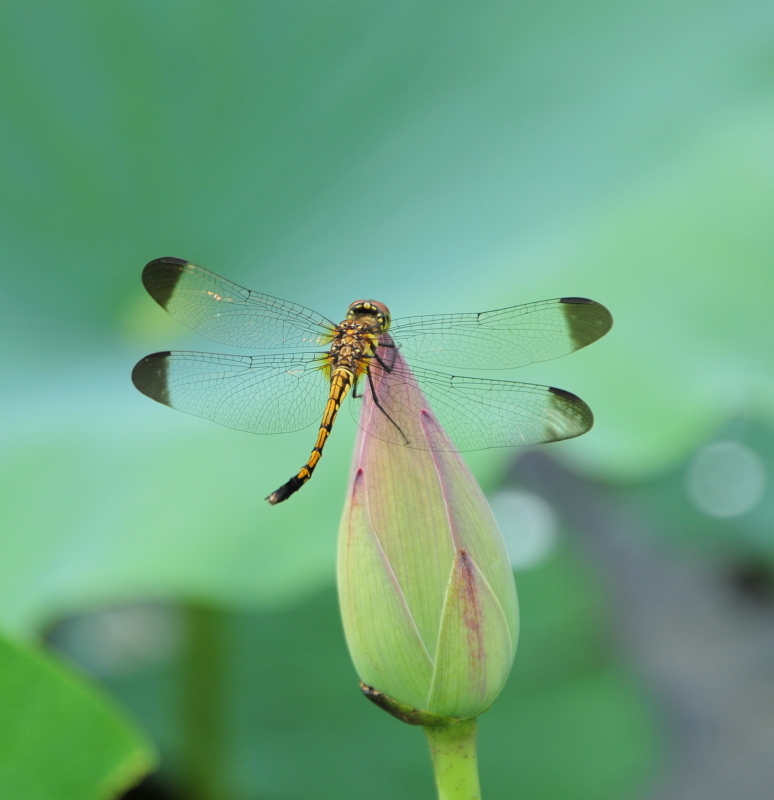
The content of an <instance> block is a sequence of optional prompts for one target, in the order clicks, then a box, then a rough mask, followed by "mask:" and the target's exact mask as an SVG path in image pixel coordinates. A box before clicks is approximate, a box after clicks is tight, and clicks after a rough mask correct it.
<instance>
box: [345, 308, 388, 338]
mask: <svg viewBox="0 0 774 800" xmlns="http://www.w3.org/2000/svg"><path fill="white" fill-rule="evenodd" d="M347 319H348V320H363V321H367V322H369V323H370V325H371V326H373V327H375V328H376V329H377V330H376V331H375V332H377V333H384V332H385V331H386V330H387V329H388V328H389V327H390V322H392V317H391V316H390V309H389V308H387V306H386V305H384V303H380V302H379V301H378V300H356V301H355V302H354V303H352V305H350V307H349V311H347Z"/></svg>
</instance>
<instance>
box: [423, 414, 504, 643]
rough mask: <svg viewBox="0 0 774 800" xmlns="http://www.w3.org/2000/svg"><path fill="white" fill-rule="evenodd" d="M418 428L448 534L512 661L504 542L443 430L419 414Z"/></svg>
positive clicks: (486, 506)
mask: <svg viewBox="0 0 774 800" xmlns="http://www.w3.org/2000/svg"><path fill="white" fill-rule="evenodd" d="M421 424H422V428H423V430H424V431H425V436H426V438H427V440H428V443H429V444H430V445H431V447H433V449H434V451H435V452H432V453H431V456H432V459H433V465H434V467H435V469H436V472H437V475H438V485H439V486H440V489H441V493H442V494H443V501H444V504H445V507H446V516H447V519H448V525H449V529H450V530H449V534H450V536H451V538H452V541H453V543H454V546H455V549H456V550H457V552H459V551H460V550H463V549H464V550H466V551H467V553H468V554H469V555H470V557H471V558H472V559H473V561H475V563H476V564H477V565H478V566H479V568H480V569H481V570H482V571H483V573H484V575H486V581H487V583H488V584H489V586H490V587H491V589H492V591H493V592H494V594H495V596H496V598H497V600H498V602H499V604H500V607H501V610H502V611H503V613H504V615H505V619H506V622H507V624H508V631H509V634H510V639H511V646H512V651H511V658H513V656H515V655H516V645H517V643H518V635H519V607H518V600H517V597H516V584H515V583H514V581H513V570H512V568H511V565H510V561H509V559H508V553H507V551H506V549H505V542H504V541H503V537H502V536H501V534H500V530H499V528H498V527H497V522H496V521H495V518H494V515H493V514H492V510H491V508H490V507H489V503H487V501H486V498H485V497H484V493H483V492H482V491H481V487H480V486H479V485H478V483H477V482H476V480H475V479H474V478H473V476H472V475H471V473H470V470H469V469H468V466H467V464H465V462H464V461H463V460H462V457H461V456H460V455H459V453H457V452H456V451H452V450H451V449H450V448H448V447H444V441H447V442H448V438H447V437H446V434H445V433H444V430H443V428H441V426H440V425H439V424H438V421H437V420H436V419H435V417H434V416H433V415H432V414H429V413H427V412H425V413H423V415H422V422H421Z"/></svg>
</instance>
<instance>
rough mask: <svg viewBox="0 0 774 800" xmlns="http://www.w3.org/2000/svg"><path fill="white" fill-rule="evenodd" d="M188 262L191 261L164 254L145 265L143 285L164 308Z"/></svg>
mask: <svg viewBox="0 0 774 800" xmlns="http://www.w3.org/2000/svg"><path fill="white" fill-rule="evenodd" d="M188 264H189V262H188V261H185V260H184V259H182V258H174V257H173V256H164V257H163V258H154V259H153V261H149V262H148V263H147V264H146V265H145V268H144V269H143V271H142V283H143V286H144V287H145V288H146V289H147V290H148V294H149V295H150V296H151V297H152V298H153V299H154V300H155V301H156V302H157V303H158V304H159V305H160V306H161V307H162V308H166V307H167V304H168V303H169V300H170V298H171V297H172V295H173V294H174V293H175V287H176V286H177V283H178V281H179V280H180V278H181V277H182V275H183V273H184V272H185V268H186V267H187V266H188Z"/></svg>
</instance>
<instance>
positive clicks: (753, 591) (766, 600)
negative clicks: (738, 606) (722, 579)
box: [728, 559, 774, 607]
mask: <svg viewBox="0 0 774 800" xmlns="http://www.w3.org/2000/svg"><path fill="white" fill-rule="evenodd" d="M728 579H729V583H730V584H731V587H732V588H733V589H734V590H736V592H737V593H738V594H739V596H740V597H742V598H743V599H744V600H749V601H750V602H751V603H755V604H757V605H759V606H764V607H774V570H772V566H771V564H769V563H767V562H765V561H763V560H760V559H749V560H747V561H740V562H739V563H738V564H734V565H732V566H731V567H730V569H729V571H728Z"/></svg>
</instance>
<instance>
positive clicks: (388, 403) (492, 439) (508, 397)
mask: <svg viewBox="0 0 774 800" xmlns="http://www.w3.org/2000/svg"><path fill="white" fill-rule="evenodd" d="M370 371H371V380H370V381H369V379H368V376H367V375H366V376H364V377H363V379H361V386H360V391H361V392H362V396H363V397H364V398H365V399H366V401H373V400H374V397H375V402H367V406H368V414H367V415H364V417H363V418H361V415H360V413H359V412H360V407H361V406H362V403H357V402H356V403H351V404H350V408H351V410H352V414H353V416H354V417H355V421H356V422H357V423H358V424H359V425H361V427H363V428H364V429H365V430H366V431H367V432H368V433H370V434H371V435H372V436H376V438H378V439H383V440H384V441H387V442H392V443H393V444H400V445H406V446H408V447H416V448H418V449H421V450H425V449H433V448H431V447H430V446H429V445H428V443H427V441H426V439H425V436H424V434H423V432H422V428H421V427H420V412H421V411H422V410H423V409H427V408H428V404H429V407H430V409H431V410H432V411H433V412H434V413H435V415H436V417H437V418H438V421H439V422H440V423H441V425H442V426H443V428H444V429H445V431H446V432H447V433H448V434H449V436H450V437H451V439H452V442H453V443H454V446H455V449H457V450H461V451H466V450H483V449H486V448H489V447H511V446H517V445H536V444H544V443H546V442H555V441H559V440H561V439H572V438H573V437H575V436H580V435H581V434H583V433H586V431H588V430H589V429H590V428H591V426H592V425H593V424H594V416H593V414H592V413H591V409H590V408H589V407H588V406H587V405H586V403H584V402H583V400H581V399H580V398H579V397H576V396H575V395H574V394H571V393H570V392H565V391H563V390H562V389H554V388H553V387H550V386H535V385H532V384H529V383H515V382H513V381H498V380H488V379H486V378H466V377H459V376H456V375H447V374H445V373H443V372H435V371H433V370H427V369H418V368H412V369H411V370H408V369H407V368H406V366H405V364H404V363H403V362H402V361H400V360H398V361H397V362H396V363H395V364H394V365H393V367H392V371H391V372H389V373H388V372H385V371H384V370H383V369H382V368H381V367H380V366H379V365H378V364H377V363H375V362H372V366H371V367H370ZM417 383H418V385H419V387H421V392H420V391H419V390H418V388H417Z"/></svg>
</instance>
